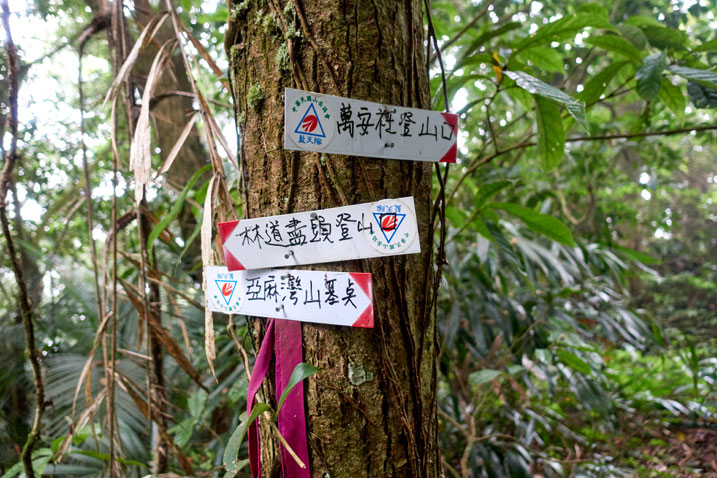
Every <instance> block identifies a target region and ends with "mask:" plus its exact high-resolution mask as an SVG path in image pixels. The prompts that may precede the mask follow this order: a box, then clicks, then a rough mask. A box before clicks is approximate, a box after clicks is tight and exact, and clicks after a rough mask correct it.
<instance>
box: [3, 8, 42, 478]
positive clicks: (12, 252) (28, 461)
mask: <svg viewBox="0 0 717 478" xmlns="http://www.w3.org/2000/svg"><path fill="white" fill-rule="evenodd" d="M2 23H3V26H4V27H5V34H6V40H5V51H6V52H7V60H8V76H9V84H10V88H9V95H8V98H9V103H10V149H9V151H6V154H5V164H4V166H3V169H2V174H1V175H0V222H1V223H2V231H3V235H4V236H5V241H6V242H7V249H8V253H9V256H10V264H11V266H12V270H13V273H14V274H15V281H16V282H17V288H18V293H19V294H18V303H19V304H20V315H21V317H22V324H23V328H24V330H25V347H26V353H27V355H28V356H29V359H30V365H31V366H32V376H33V380H34V383H35V417H34V420H33V422H32V428H31V429H30V433H29V434H28V436H27V440H26V441H25V446H23V448H22V453H21V455H20V456H21V458H22V463H23V467H24V469H25V476H26V477H27V478H35V471H34V470H33V468H32V450H33V448H34V446H35V443H37V441H38V440H39V439H40V433H41V431H42V412H43V410H44V408H45V387H44V384H43V382H42V369H41V366H40V351H39V350H37V348H36V347H35V330H34V324H33V320H34V317H33V315H34V311H33V305H32V303H31V301H30V298H29V297H28V294H27V285H26V284H25V278H24V276H23V270H22V267H21V266H20V261H19V260H18V251H17V250H16V249H15V242H14V241H13V238H12V235H11V234H10V222H9V221H8V216H7V203H6V202H5V199H6V197H7V187H8V185H9V184H11V183H12V182H13V181H12V176H13V171H14V169H15V163H16V161H17V138H18V133H17V112H18V106H17V95H18V87H19V79H18V76H19V61H18V58H17V47H16V46H15V43H14V42H13V39H12V33H11V31H10V7H9V6H8V3H7V0H3V2H2ZM14 213H15V217H16V218H17V219H19V220H20V221H21V219H20V217H19V214H20V210H19V209H18V210H15V211H14Z"/></svg>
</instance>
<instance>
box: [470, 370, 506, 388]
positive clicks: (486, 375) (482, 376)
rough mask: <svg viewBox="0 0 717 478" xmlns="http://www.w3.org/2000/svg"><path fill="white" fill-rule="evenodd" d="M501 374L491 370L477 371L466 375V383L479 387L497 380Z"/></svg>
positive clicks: (498, 371)
mask: <svg viewBox="0 0 717 478" xmlns="http://www.w3.org/2000/svg"><path fill="white" fill-rule="evenodd" d="M501 373H502V372H501V371H500V370H492V369H489V368H486V369H483V370H478V371H477V372H473V373H472V374H470V375H468V383H470V384H471V385H481V384H484V383H488V382H490V381H491V380H493V379H495V378H497V377H498V376H500V374H501Z"/></svg>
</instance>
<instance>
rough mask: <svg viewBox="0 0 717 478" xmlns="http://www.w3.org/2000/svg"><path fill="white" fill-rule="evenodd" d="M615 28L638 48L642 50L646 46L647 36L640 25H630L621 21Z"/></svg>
mask: <svg viewBox="0 0 717 478" xmlns="http://www.w3.org/2000/svg"><path fill="white" fill-rule="evenodd" d="M617 29H618V30H619V31H620V33H621V34H622V36H623V38H625V39H626V40H627V41H629V42H630V43H632V44H633V46H634V47H635V48H637V49H638V50H644V49H645V47H646V46H647V37H646V36H645V32H643V31H642V30H641V29H640V27H637V26H635V25H630V24H629V23H623V24H621V25H618V26H617Z"/></svg>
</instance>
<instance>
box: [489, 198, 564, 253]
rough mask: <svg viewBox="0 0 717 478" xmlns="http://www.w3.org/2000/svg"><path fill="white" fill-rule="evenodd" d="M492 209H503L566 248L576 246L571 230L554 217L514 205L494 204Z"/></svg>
mask: <svg viewBox="0 0 717 478" xmlns="http://www.w3.org/2000/svg"><path fill="white" fill-rule="evenodd" d="M490 207H491V208H494V209H502V210H503V211H506V212H507V213H509V214H512V215H513V216H515V217H517V218H518V219H520V220H521V221H523V222H524V223H525V225H526V226H528V227H529V228H530V229H532V230H533V231H535V232H537V233H538V234H542V235H544V236H546V237H548V238H550V239H552V240H554V241H557V242H559V243H561V244H565V245H566V246H570V247H574V246H575V242H574V241H573V235H572V234H571V233H570V229H568V228H567V226H566V225H565V224H563V223H562V222H560V221H559V220H558V219H556V218H554V217H553V216H549V215H547V214H541V213H539V212H537V211H535V210H533V209H529V208H527V207H523V206H520V205H518V204H512V203H493V204H490Z"/></svg>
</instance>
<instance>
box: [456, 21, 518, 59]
mask: <svg viewBox="0 0 717 478" xmlns="http://www.w3.org/2000/svg"><path fill="white" fill-rule="evenodd" d="M522 26H523V24H522V23H521V22H508V23H505V24H503V25H501V26H499V27H498V28H495V29H492V30H488V31H487V32H485V33H483V34H482V35H480V36H479V37H478V38H476V39H475V40H473V41H472V42H471V44H470V46H469V47H468V48H467V49H466V51H467V52H468V54H470V53H473V52H474V51H476V50H477V49H478V48H479V47H481V46H483V44H485V43H487V42H488V41H489V40H491V39H492V38H495V37H498V36H501V35H503V34H504V33H508V32H509V31H512V30H516V29H518V28H520V27H522Z"/></svg>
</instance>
